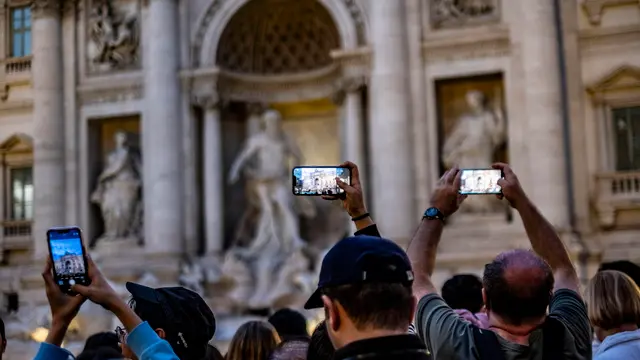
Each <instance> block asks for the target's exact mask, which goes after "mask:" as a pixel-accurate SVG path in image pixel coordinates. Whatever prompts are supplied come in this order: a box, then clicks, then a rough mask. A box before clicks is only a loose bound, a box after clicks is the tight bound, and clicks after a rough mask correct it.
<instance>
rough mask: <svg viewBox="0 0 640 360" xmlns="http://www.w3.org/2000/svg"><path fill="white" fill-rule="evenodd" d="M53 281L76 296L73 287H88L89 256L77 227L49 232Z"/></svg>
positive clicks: (54, 229) (53, 229)
mask: <svg viewBox="0 0 640 360" xmlns="http://www.w3.org/2000/svg"><path fill="white" fill-rule="evenodd" d="M47 244H48V245H49V256H50V259H51V263H52V266H53V279H54V281H55V282H56V283H57V284H58V286H59V287H60V289H61V290H62V292H65V293H68V294H70V295H75V294H74V293H73V292H72V291H71V287H72V286H73V285H75V284H82V285H88V284H89V283H90V280H89V275H88V273H87V267H88V265H87V254H86V251H85V248H84V244H83V242H82V230H80V228H79V227H77V226H70V227H57V228H51V229H49V230H48V231H47Z"/></svg>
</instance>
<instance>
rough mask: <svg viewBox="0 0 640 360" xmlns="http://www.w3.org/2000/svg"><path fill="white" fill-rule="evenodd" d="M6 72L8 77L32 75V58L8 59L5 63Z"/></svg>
mask: <svg viewBox="0 0 640 360" xmlns="http://www.w3.org/2000/svg"><path fill="white" fill-rule="evenodd" d="M4 71H5V73H6V74H7V75H14V74H22V73H30V72H31V56H24V57H18V58H9V59H6V60H5V61H4Z"/></svg>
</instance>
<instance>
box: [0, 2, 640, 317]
mask: <svg viewBox="0 0 640 360" xmlns="http://www.w3.org/2000/svg"><path fill="white" fill-rule="evenodd" d="M0 64H1V65H2V66H1V67H0V173H1V174H2V176H0V189H2V191H0V248H1V249H0V250H1V252H0V254H1V257H2V261H3V263H2V264H3V265H2V267H0V291H2V292H4V293H7V294H8V293H15V292H18V293H19V294H20V303H21V304H29V306H35V305H34V304H36V305H37V304H42V302H43V300H44V292H42V290H41V283H40V279H39V272H38V270H39V268H40V265H41V263H42V259H43V257H44V256H46V254H47V244H46V241H45V239H44V234H45V232H46V229H47V228H49V227H52V226H59V225H65V224H76V225H79V226H80V227H82V228H83V230H84V237H85V242H86V243H88V244H91V245H95V251H96V259H98V260H99V261H100V263H101V266H103V267H104V268H105V271H106V272H107V273H108V274H109V276H110V277H111V278H113V279H116V280H117V281H125V280H135V279H137V278H139V277H140V276H141V275H142V274H143V273H145V272H150V273H153V276H155V277H156V278H158V279H160V281H161V282H165V283H170V282H172V281H173V282H174V281H176V279H177V278H178V276H179V268H180V263H181V261H182V259H183V257H185V256H186V257H187V258H189V259H205V260H206V261H202V262H200V263H199V264H200V266H202V267H204V268H205V272H206V268H207V267H208V266H213V265H212V264H215V263H216V262H218V261H219V259H220V256H221V255H220V254H221V253H224V252H225V250H226V249H228V248H229V247H231V246H233V242H234V237H235V235H236V234H237V231H236V228H237V227H238V223H239V222H240V218H241V216H242V212H243V209H244V207H245V205H244V204H245V203H246V196H245V195H246V194H245V191H244V189H243V186H244V184H243V183H240V184H238V185H233V186H231V185H228V184H227V176H228V175H227V174H228V172H229V168H230V167H231V162H232V160H233V158H234V157H235V156H236V155H237V153H238V152H239V151H240V146H241V144H242V142H243V140H245V139H246V138H247V137H248V136H251V135H252V134H255V133H256V132H258V131H259V116H260V114H261V112H262V111H263V110H264V109H265V108H272V109H275V110H278V111H279V112H280V114H281V115H282V118H283V124H282V126H283V128H284V131H285V132H286V133H287V134H288V135H289V136H290V137H292V138H295V139H296V141H297V143H298V145H299V146H300V148H301V152H302V153H303V155H304V159H305V160H304V164H307V165H332V164H337V163H340V162H342V160H344V159H349V160H352V161H354V162H356V163H357V164H359V165H360V168H361V173H362V174H363V179H364V183H365V187H366V190H367V196H368V201H369V205H370V210H371V213H372V214H373V216H374V218H375V220H376V222H377V223H378V224H379V226H380V229H381V231H382V233H383V234H384V235H385V236H386V237H389V238H391V239H394V240H396V241H398V242H401V243H406V241H407V240H408V238H409V237H410V235H411V234H412V232H413V230H414V228H415V226H416V225H417V223H418V221H419V219H420V218H421V214H422V212H423V211H424V209H425V208H427V207H428V205H429V195H430V192H431V190H432V189H433V187H434V186H435V184H436V182H437V180H438V178H439V177H440V174H441V173H442V171H443V169H444V168H445V161H443V148H444V147H445V143H446V141H447V140H448V139H449V137H451V136H452V135H451V134H452V133H453V132H455V131H456V130H455V129H456V127H457V126H458V123H459V122H460V121H462V119H463V118H465V116H466V115H465V114H469V113H471V115H472V116H471V117H470V119H475V118H476V117H477V118H483V119H498V118H500V119H502V120H501V121H503V123H505V124H506V125H505V127H504V129H503V134H502V135H501V136H502V138H504V139H503V140H500V141H498V142H496V143H495V144H494V145H491V146H492V147H491V148H490V149H488V148H484V149H485V150H487V149H488V150H490V151H491V152H493V153H494V154H493V155H492V157H493V159H487V161H488V160H504V161H508V162H509V163H510V164H512V166H513V168H514V169H515V171H516V172H517V173H518V175H519V178H520V180H521V181H522V183H523V185H524V187H525V189H526V191H527V192H528V193H529V195H530V197H531V198H532V199H533V200H534V201H535V203H536V204H537V205H538V206H539V207H540V209H541V210H542V212H543V213H544V214H545V215H546V216H547V217H548V218H549V220H550V221H551V222H552V223H553V224H554V225H556V226H557V228H558V229H559V231H561V233H562V234H563V236H564V237H565V239H566V240H567V244H569V247H570V249H571V252H572V254H573V255H574V256H575V259H576V263H577V264H579V268H580V275H581V277H582V278H583V279H587V278H588V277H589V276H590V275H591V274H592V273H593V272H594V271H595V269H596V268H597V265H598V264H599V263H600V262H602V261H610V260H618V259H630V260H633V261H640V247H639V246H637V241H638V240H637V239H638V236H639V235H640V145H639V144H640V7H639V6H638V1H634V0H628V1H624V0H570V1H553V0H544V1H543V0H540V1H506V0H480V1H447V0H431V1H427V0H403V1H387V0H188V1H186V0H185V1H176V0H146V1H142V0H34V1H25V0H0ZM474 91H475V92H479V93H481V94H482V95H483V96H482V97H481V98H483V99H485V100H486V101H485V100H483V104H481V105H478V106H479V107H478V110H477V111H476V110H473V108H472V104H471V103H468V101H472V100H468V98H469V96H467V95H468V94H469V93H470V92H474ZM465 99H467V101H465ZM474 111H476V112H474ZM474 116H475V117H474ZM482 116H484V117H482ZM483 121H484V120H483ZM496 121H497V120H496ZM482 131H485V130H482ZM117 133H126V139H127V140H126V146H120V145H122V144H120V143H118V141H119V140H117V139H118V136H116V134H117ZM476 135H477V136H480V137H482V136H483V135H482V134H474V133H473V132H472V131H471V132H467V133H466V136H467V137H468V139H470V140H469V141H471V140H473V139H476V140H478V138H476ZM482 139H483V138H480V140H482ZM118 144H120V145H118ZM119 146H120V147H119ZM482 146H488V145H482ZM134 148H135V149H136V150H135V151H136V152H137V154H139V155H141V161H140V164H139V165H140V167H139V168H136V169H138V170H136V171H138V172H136V171H133V170H132V171H133V172H132V173H133V174H138V175H137V176H138V177H137V179H138V180H139V186H138V185H136V184H134V182H130V183H127V184H130V185H131V186H129V187H128V189H129V191H130V194H134V195H127V196H128V197H125V200H126V201H131V202H130V203H127V204H126V208H127V209H129V210H130V214H136V216H138V215H139V216H140V223H139V229H137V230H139V233H138V232H136V236H134V237H135V239H128V240H131V241H128V240H127V242H121V243H117V245H115V246H109V245H108V242H109V241H108V240H104V239H103V238H102V237H101V235H102V234H103V233H104V232H105V221H104V214H103V213H104V211H103V212H102V213H101V208H100V206H99V204H98V203H99V202H98V200H95V199H94V196H92V194H94V193H95V190H96V187H97V186H98V184H99V182H100V180H99V179H100V176H101V174H103V173H105V172H107V170H105V169H107V168H108V167H109V165H110V164H112V163H117V159H118V156H119V155H122V154H129V153H132V151H133V150H132V149H134ZM112 155H113V157H112ZM122 156H124V155H122ZM112 159H116V160H112ZM123 159H124V158H123ZM127 159H128V158H127ZM131 159H134V157H131ZM112 161H114V162H112ZM123 161H124V160H123ZM127 161H128V160H127ZM131 161H134V160H131ZM487 165H488V164H478V166H480V167H483V166H487ZM136 186H138V187H136ZM135 194H137V195H135ZM136 196H137V197H136ZM125 200H123V201H125ZM97 202H98V203H97ZM312 202H313V204H314V206H315V208H316V210H317V211H316V212H317V217H316V219H314V220H311V221H306V222H304V221H303V222H302V223H301V224H302V225H301V226H302V227H303V228H305V229H307V230H306V232H305V231H303V234H306V235H304V236H306V238H307V240H310V239H311V238H313V239H312V240H313V241H312V242H313V243H314V244H316V248H317V249H319V250H318V252H319V253H321V249H324V248H326V246H328V244H330V243H331V242H332V241H335V239H337V238H339V236H340V235H341V234H343V233H344V231H346V230H348V225H347V224H348V221H345V219H344V216H343V214H341V213H340V211H339V210H338V211H337V212H336V210H335V207H332V206H330V205H327V204H326V203H323V202H321V201H316V199H313V200H312ZM121 203H122V201H121V202H120V204H121ZM497 208H499V209H500V210H497V211H490V212H483V213H474V212H471V213H465V214H461V215H460V216H458V217H456V218H455V219H452V226H450V227H448V228H447V229H446V231H445V235H444V239H443V241H442V244H441V247H440V250H439V251H440V255H439V258H438V261H439V263H438V270H437V274H436V281H437V282H438V283H439V284H441V283H442V282H443V281H444V280H445V279H446V278H447V277H449V276H450V275H451V274H452V273H458V272H475V273H479V272H481V271H482V268H483V264H484V263H486V262H487V261H488V260H489V259H490V258H491V257H492V256H493V255H495V254H496V252H498V251H500V250H502V249H505V248H512V247H517V246H526V245H527V239H526V236H525V234H524V230H523V227H522V225H521V224H520V222H519V219H518V217H517V216H514V214H512V213H511V211H510V210H509V209H507V208H504V207H500V206H498V207H497ZM134 210H135V211H134ZM138 210H139V211H138ZM132 216H133V215H132ZM116 220H118V219H116ZM116 222H117V221H116ZM314 229H322V231H318V230H314ZM327 229H328V230H327ZM325 230H326V231H325ZM127 233H129V232H127ZM318 233H323V234H324V233H331V234H332V236H330V237H327V236H325V237H323V236H322V235H318ZM140 234H143V236H142V235H140ZM127 236H128V235H127ZM310 241H311V240H310ZM101 243H102V244H103V245H104V246H101ZM105 244H107V245H105ZM183 272H184V271H183ZM196 278H197V277H196ZM195 281H196V282H197V281H198V280H197V279H196V280H195Z"/></svg>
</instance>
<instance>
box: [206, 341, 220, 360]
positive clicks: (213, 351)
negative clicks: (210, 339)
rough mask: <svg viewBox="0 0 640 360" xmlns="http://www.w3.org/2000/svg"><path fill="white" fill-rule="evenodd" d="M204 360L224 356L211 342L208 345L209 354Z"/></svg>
mask: <svg viewBox="0 0 640 360" xmlns="http://www.w3.org/2000/svg"><path fill="white" fill-rule="evenodd" d="M202 360H224V356H222V353H221V352H220V350H218V348H217V347H215V346H213V345H211V344H209V346H208V347H207V355H206V356H205V357H204V359H202Z"/></svg>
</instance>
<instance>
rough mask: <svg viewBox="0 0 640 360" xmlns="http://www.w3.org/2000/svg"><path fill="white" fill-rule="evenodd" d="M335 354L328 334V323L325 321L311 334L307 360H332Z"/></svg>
mask: <svg viewBox="0 0 640 360" xmlns="http://www.w3.org/2000/svg"><path fill="white" fill-rule="evenodd" d="M335 352H336V350H335V349H334V348H333V344H332V343H331V339H329V334H327V323H326V322H325V321H324V320H323V321H322V322H321V323H319V324H318V326H316V328H315V330H313V333H312V334H311V341H310V342H309V350H307V360H331V359H333V354H334V353H335Z"/></svg>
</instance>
